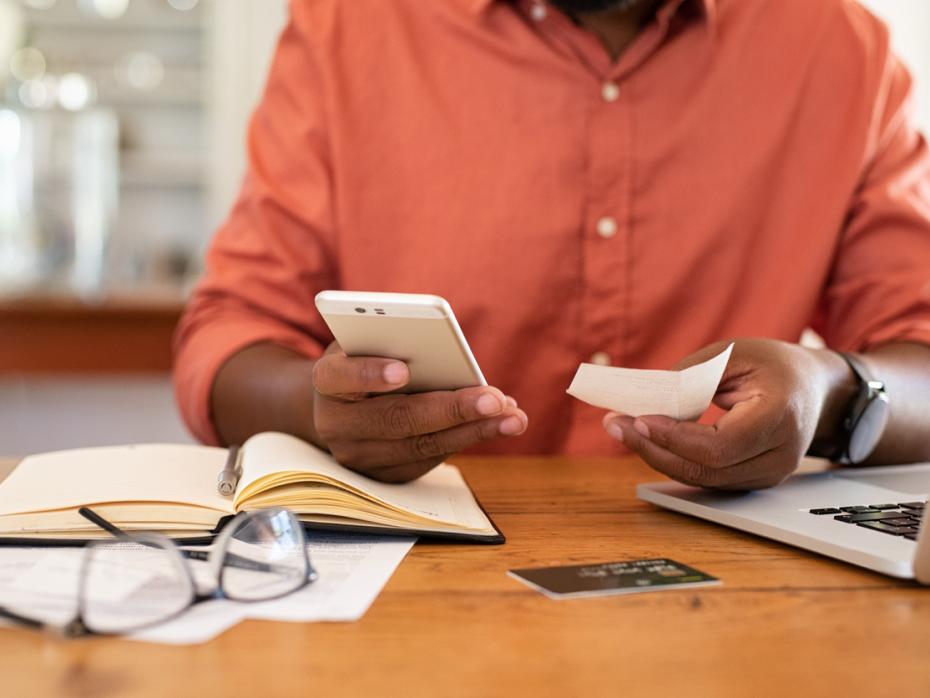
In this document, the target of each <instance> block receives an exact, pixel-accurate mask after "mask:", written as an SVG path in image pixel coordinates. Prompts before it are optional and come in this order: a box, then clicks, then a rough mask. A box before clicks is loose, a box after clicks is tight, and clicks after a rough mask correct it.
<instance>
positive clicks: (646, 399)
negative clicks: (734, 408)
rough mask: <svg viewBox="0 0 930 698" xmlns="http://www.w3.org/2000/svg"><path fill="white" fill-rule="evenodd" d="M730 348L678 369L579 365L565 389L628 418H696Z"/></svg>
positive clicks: (707, 403) (706, 403)
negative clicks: (647, 416)
mask: <svg viewBox="0 0 930 698" xmlns="http://www.w3.org/2000/svg"><path fill="white" fill-rule="evenodd" d="M732 351H733V345H732V344H731V345H730V346H728V347H727V348H726V349H724V350H723V351H722V352H721V353H719V354H717V356H715V357H714V358H712V359H709V360H708V361H705V362H704V363H702V364H697V365H695V366H689V367H688V368H685V369H682V370H681V371H653V370H640V369H635V368H617V367H614V366H597V365H595V364H581V366H579V367H578V372H577V373H575V378H574V379H573V380H572V384H571V385H570V386H569V387H568V390H567V391H566V392H567V393H568V394H569V395H572V396H573V397H576V398H578V399H579V400H581V401H582V402H587V403H588V404H589V405H594V406H595V407H603V408H604V409H606V410H613V411H614V412H620V413H621V414H627V415H630V416H631V417H639V416H642V415H646V414H659V415H663V416H665V417H672V418H673V419H682V420H684V419H697V418H698V417H700V416H701V415H702V414H704V411H705V410H706V409H707V408H708V407H710V402H711V400H712V399H713V397H714V393H715V392H716V391H717V386H718V385H720V379H721V378H722V377H723V370H724V369H725V368H726V367H727V362H728V361H729V360H730V353H731V352H732Z"/></svg>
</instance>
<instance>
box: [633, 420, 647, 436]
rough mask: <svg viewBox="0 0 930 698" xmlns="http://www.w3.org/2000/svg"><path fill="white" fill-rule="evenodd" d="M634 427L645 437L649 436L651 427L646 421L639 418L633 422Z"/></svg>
mask: <svg viewBox="0 0 930 698" xmlns="http://www.w3.org/2000/svg"><path fill="white" fill-rule="evenodd" d="M633 428H634V429H636V431H638V432H639V433H640V434H641V435H642V436H643V438H646V439H648V438H649V427H647V426H646V423H645V422H643V421H640V420H639V419H637V420H635V421H634V422H633Z"/></svg>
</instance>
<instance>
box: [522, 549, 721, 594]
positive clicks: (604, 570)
mask: <svg viewBox="0 0 930 698" xmlns="http://www.w3.org/2000/svg"><path fill="white" fill-rule="evenodd" d="M508 574H509V575H510V576H511V577H514V578H515V579H518V580H520V581H521V582H523V583H524V584H527V585H529V586H531V587H533V588H534V589H536V590H537V591H541V592H542V593H543V594H545V595H546V596H548V597H550V598H553V599H567V598H583V597H586V596H608V595H611V594H632V593H636V592H639V591H658V590H661V589H680V588H681V587H696V586H710V585H712V584H719V583H720V580H719V579H717V578H716V577H711V576H710V575H709V574H704V573H703V572H701V571H699V570H696V569H694V568H693V567H688V566H687V565H682V564H681V563H680V562H675V561H674V560H669V559H667V558H655V559H652V560H626V561H622V562H602V563H598V564H594V565H568V566H565V567H537V568H535V569H524V570H510V571H509V572H508Z"/></svg>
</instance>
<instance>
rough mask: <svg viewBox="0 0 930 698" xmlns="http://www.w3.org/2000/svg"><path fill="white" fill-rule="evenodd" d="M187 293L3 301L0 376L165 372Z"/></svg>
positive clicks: (38, 297) (163, 292) (169, 364)
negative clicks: (183, 297)
mask: <svg viewBox="0 0 930 698" xmlns="http://www.w3.org/2000/svg"><path fill="white" fill-rule="evenodd" d="M182 310H183V300H182V298H181V294H180V292H179V291H177V292H172V291H168V290H153V291H146V292H142V293H132V294H130V293H128V292H125V293H113V294H110V295H108V296H107V297H105V298H103V299H100V300H96V301H85V300H81V299H78V298H73V297H66V296H41V295H39V296H28V297H17V298H9V299H2V300H0V337H3V341H2V342H0V375H11V374H19V375H21V374H32V375H35V374H114V373H116V374H128V373H165V372H167V371H169V370H170V368H171V337H172V334H173V333H174V328H175V326H176V325H177V322H178V319H179V318H180V316H181V312H182Z"/></svg>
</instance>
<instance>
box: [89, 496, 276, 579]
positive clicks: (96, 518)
mask: <svg viewBox="0 0 930 698" xmlns="http://www.w3.org/2000/svg"><path fill="white" fill-rule="evenodd" d="M78 514H80V515H81V516H83V517H84V518H85V519H87V520H88V521H90V522H91V523H93V524H96V525H97V526H100V528H102V529H103V530H104V531H106V532H107V533H112V534H113V535H114V536H116V537H117V538H123V539H125V540H136V539H134V538H133V537H132V536H131V535H130V534H128V533H126V531H124V530H123V529H121V528H119V527H118V526H116V525H114V524H112V523H110V522H109V521H107V520H106V519H105V518H103V517H102V516H100V514H98V513H97V512H95V511H94V510H93V509H90V508H88V507H81V508H80V509H78ZM136 542H138V543H141V544H142V545H150V544H149V543H147V542H146V541H144V540H136ZM181 554H182V555H184V557H186V558H188V559H191V560H206V559H207V557H208V556H209V553H208V552H207V551H206V550H183V549H182V550H181ZM226 564H228V565H230V566H231V567H238V568H240V569H244V570H254V571H256V572H278V571H281V570H286V569H287V567H284V566H282V565H270V564H268V563H265V562H259V561H258V560H250V559H249V558H247V557H242V556H241V555H236V554H235V553H230V552H227V553H226Z"/></svg>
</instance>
